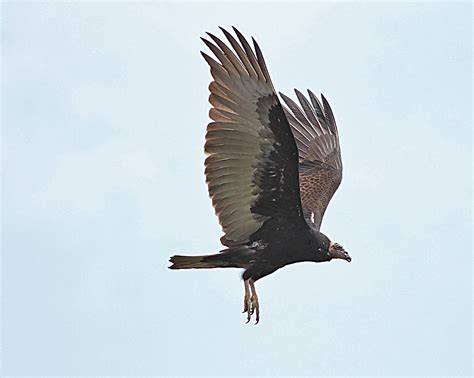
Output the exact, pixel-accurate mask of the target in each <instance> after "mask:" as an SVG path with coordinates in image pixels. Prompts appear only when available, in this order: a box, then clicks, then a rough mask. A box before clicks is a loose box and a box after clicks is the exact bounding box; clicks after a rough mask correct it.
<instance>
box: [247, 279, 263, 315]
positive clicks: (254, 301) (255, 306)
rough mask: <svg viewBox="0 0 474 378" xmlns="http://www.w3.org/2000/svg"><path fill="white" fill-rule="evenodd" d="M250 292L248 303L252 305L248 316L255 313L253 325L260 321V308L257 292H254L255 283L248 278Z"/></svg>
mask: <svg viewBox="0 0 474 378" xmlns="http://www.w3.org/2000/svg"><path fill="white" fill-rule="evenodd" d="M249 284H250V290H251V291H252V296H251V297H250V302H251V305H252V308H251V311H250V315H251V314H253V313H254V311H255V324H257V323H258V322H259V321H260V306H259V304H258V296H257V291H256V290H255V282H254V280H253V279H252V278H249ZM250 315H248V317H247V318H248V319H249V320H250Z"/></svg>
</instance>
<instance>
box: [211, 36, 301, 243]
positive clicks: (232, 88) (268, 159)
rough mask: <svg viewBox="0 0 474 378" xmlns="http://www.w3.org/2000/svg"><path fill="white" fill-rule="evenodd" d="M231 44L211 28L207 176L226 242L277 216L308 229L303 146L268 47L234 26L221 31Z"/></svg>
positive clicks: (237, 240)
mask: <svg viewBox="0 0 474 378" xmlns="http://www.w3.org/2000/svg"><path fill="white" fill-rule="evenodd" d="M222 31H223V33H224V35H225V36H226V38H227V40H228V41H229V43H230V46H231V47H232V48H230V47H229V46H227V45H226V44H225V43H224V42H223V41H222V40H220V39H219V38H217V37H216V36H214V35H212V34H210V33H208V35H209V37H210V39H211V40H212V41H209V40H206V39H203V41H204V43H205V44H206V45H207V46H208V47H209V49H210V50H211V51H212V53H213V54H214V56H215V57H216V59H217V60H214V59H213V58H211V57H210V56H208V55H207V54H205V53H202V55H203V57H204V59H205V60H206V61H207V63H208V64H209V66H210V68H211V75H212V77H213V79H214V81H213V82H212V83H211V84H210V86H209V90H210V92H211V94H210V97H209V101H210V103H211V104H212V106H213V108H212V109H211V110H210V112H209V115H210V117H211V119H212V120H213V122H211V123H209V125H208V127H207V133H206V143H205V147H204V149H205V152H206V153H207V154H208V155H209V156H208V157H207V159H206V161H205V174H206V182H207V184H208V189H209V195H210V197H211V200H212V204H213V206H214V208H215V210H216V214H217V216H218V218H219V222H220V224H221V225H222V228H223V230H224V233H225V235H224V237H223V238H222V239H221V240H222V242H223V243H224V244H225V245H233V244H238V243H243V242H246V241H248V240H250V238H251V236H252V235H253V234H255V233H256V232H257V231H258V230H259V229H261V227H262V225H263V224H265V223H266V222H267V221H268V220H270V219H272V220H273V222H272V224H275V225H276V226H275V227H278V226H279V225H280V226H281V225H282V224H283V223H285V222H290V223H291V224H293V225H295V226H298V227H305V226H306V224H305V221H304V217H303V210H302V205H301V199H300V190H299V182H298V151H297V147H296V144H295V140H294V137H293V135H292V132H291V129H290V126H289V123H288V121H287V119H286V117H285V113H284V110H283V107H282V105H281V103H280V101H279V99H278V96H277V95H276V93H275V91H274V89H273V85H272V83H271V79H270V75H269V73H268V69H267V67H266V64H265V61H264V59H263V55H262V52H261V50H260V48H259V47H258V45H257V43H256V42H255V41H253V42H254V49H255V52H254V50H252V48H251V47H250V45H249V44H248V42H247V40H246V39H245V38H244V36H243V35H242V34H241V33H240V32H239V31H238V30H237V29H235V28H234V31H235V33H236V35H237V39H238V40H239V42H240V43H239V42H238V41H237V40H236V39H235V38H234V37H233V36H232V35H231V34H230V33H229V32H227V31H226V30H224V29H222Z"/></svg>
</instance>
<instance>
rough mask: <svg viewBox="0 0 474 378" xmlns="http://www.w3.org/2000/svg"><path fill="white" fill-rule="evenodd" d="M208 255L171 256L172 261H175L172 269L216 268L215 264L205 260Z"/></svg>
mask: <svg viewBox="0 0 474 378" xmlns="http://www.w3.org/2000/svg"><path fill="white" fill-rule="evenodd" d="M205 257H207V256H179V255H175V256H171V257H170V262H171V263H173V265H171V266H170V267H169V268H170V269H194V268H195V269H200V268H216V267H217V266H215V264H213V263H210V262H206V261H204V258H205Z"/></svg>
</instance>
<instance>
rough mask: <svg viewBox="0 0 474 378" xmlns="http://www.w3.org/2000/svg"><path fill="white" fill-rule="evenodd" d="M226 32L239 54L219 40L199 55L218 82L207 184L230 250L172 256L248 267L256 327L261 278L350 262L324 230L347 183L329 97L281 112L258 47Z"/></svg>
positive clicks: (248, 305)
mask: <svg viewBox="0 0 474 378" xmlns="http://www.w3.org/2000/svg"><path fill="white" fill-rule="evenodd" d="M222 31H223V32H224V34H225V36H226V37H227V40H228V41H229V43H230V45H231V46H232V48H233V51H232V50H231V49H230V48H229V47H228V46H227V45H226V44H225V43H224V42H222V41H221V40H220V39H218V38H217V37H215V36H214V35H212V34H209V36H210V38H211V39H212V41H213V42H214V43H212V42H210V41H208V40H205V39H203V41H204V42H205V44H206V45H207V46H208V47H209V49H210V50H211V51H212V52H213V53H214V55H215V56H216V58H217V59H218V61H215V60H214V59H212V58H211V57H209V56H208V55H206V54H205V53H202V54H203V57H204V58H205V60H206V61H207V62H208V64H209V66H210V67H211V74H212V77H213V78H214V81H213V82H212V83H211V84H210V86H209V89H210V92H211V95H210V97H209V101H210V103H211V104H212V105H213V108H212V109H211V110H210V113H209V115H210V117H211V118H212V120H213V122H211V123H210V124H209V125H208V128H207V133H206V143H205V147H204V148H205V152H206V153H207V154H208V157H207V159H206V161H205V167H206V169H205V174H206V182H207V184H208V188H209V195H210V197H211V200H212V203H213V206H214V208H215V210H216V214H217V216H218V218H219V222H220V224H221V225H222V228H223V231H224V234H225V235H224V236H223V237H222V238H221V242H222V244H223V245H224V246H226V247H227V248H226V249H224V250H222V251H221V252H220V253H218V254H215V255H207V256H173V257H171V259H170V261H171V262H172V263H173V265H171V266H170V268H171V269H188V268H220V267H235V268H243V269H245V271H244V273H243V279H244V284H245V300H244V311H245V312H247V315H248V320H249V319H250V316H251V315H252V314H253V312H254V310H255V311H256V313H257V314H256V315H257V322H258V320H259V305H258V298H257V295H256V291H255V287H254V283H255V281H257V280H258V279H260V278H262V277H264V276H266V275H268V274H271V273H272V272H274V271H275V270H277V269H279V268H281V267H283V266H285V265H288V264H292V263H296V262H301V261H314V262H323V261H329V260H331V259H333V258H341V259H345V260H348V261H350V257H349V255H348V254H347V253H346V252H345V251H344V249H343V248H342V247H341V246H339V245H338V244H337V243H331V242H330V240H329V239H328V238H327V237H326V236H325V235H324V234H322V233H321V232H320V231H319V228H320V224H321V220H322V217H323V215H324V212H325V209H326V207H327V205H328V203H329V200H330V199H331V197H332V195H333V194H334V192H335V190H336V189H337V187H338V186H339V183H340V181H341V177H342V164H341V158H340V149H339V139H338V135H337V128H336V124H335V121H334V116H333V114H332V111H331V109H330V107H329V104H328V103H327V101H326V100H325V98H324V97H323V104H320V103H319V100H317V98H316V96H314V95H313V94H312V93H311V92H310V93H309V95H310V99H311V101H312V104H313V105H311V104H310V103H309V102H308V101H307V100H306V98H305V97H304V96H303V95H301V94H300V93H299V92H297V96H298V98H299V100H300V103H301V105H302V107H303V110H301V108H299V107H298V105H296V103H294V102H292V101H291V100H290V99H289V98H287V97H286V96H284V95H282V96H283V98H284V100H285V102H286V103H287V105H288V106H289V109H287V108H285V109H284V108H283V106H282V105H281V103H280V101H279V99H278V96H277V94H276V92H275V90H274V88H273V85H272V83H271V79H270V76H269V74H268V70H267V67H266V65H265V62H264V60H263V55H262V53H261V51H260V48H259V47H258V45H257V44H256V43H255V41H254V48H255V53H254V52H253V50H252V48H251V47H250V45H249V44H248V43H247V41H246V39H245V38H244V37H243V36H242V34H240V32H239V31H238V30H236V29H235V28H234V31H235V33H236V34H237V38H238V40H239V42H240V43H239V42H237V40H236V39H235V38H234V37H233V36H232V35H231V34H230V33H228V32H227V31H226V30H224V29H222ZM300 189H301V191H300ZM302 199H303V205H302ZM250 290H251V295H250Z"/></svg>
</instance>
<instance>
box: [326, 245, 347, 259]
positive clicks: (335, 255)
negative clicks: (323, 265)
mask: <svg viewBox="0 0 474 378" xmlns="http://www.w3.org/2000/svg"><path fill="white" fill-rule="evenodd" d="M329 256H330V257H331V258H332V259H342V260H346V261H347V262H351V261H352V258H351V257H350V256H349V253H347V251H346V250H345V249H344V247H343V246H342V245H340V244H338V243H331V244H329Z"/></svg>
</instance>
